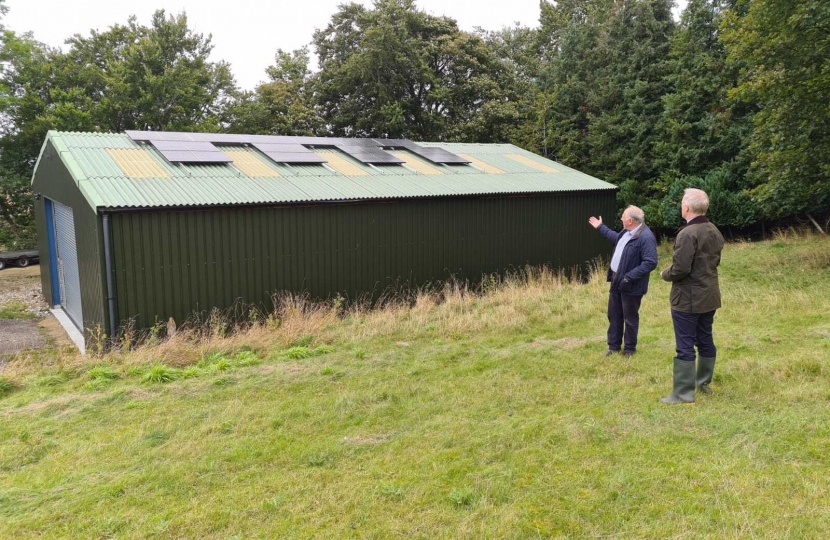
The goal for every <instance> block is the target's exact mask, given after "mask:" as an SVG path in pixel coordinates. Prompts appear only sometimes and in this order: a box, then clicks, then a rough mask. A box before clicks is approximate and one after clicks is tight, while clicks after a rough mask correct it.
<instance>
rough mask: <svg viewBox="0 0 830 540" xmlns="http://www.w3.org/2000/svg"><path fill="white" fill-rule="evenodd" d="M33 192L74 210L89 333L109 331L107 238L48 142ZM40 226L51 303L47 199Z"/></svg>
mask: <svg viewBox="0 0 830 540" xmlns="http://www.w3.org/2000/svg"><path fill="white" fill-rule="evenodd" d="M32 190H33V191H34V192H36V193H40V194H41V195H42V197H48V198H49V199H51V200H53V201H57V202H59V203H61V204H64V205H66V206H68V207H69V208H71V209H72V212H73V214H74V219H75V244H76V246H77V250H78V270H79V273H80V281H81V305H82V311H83V326H84V329H85V330H89V329H90V328H94V327H96V326H99V325H100V326H101V327H102V328H104V329H106V328H107V321H106V319H105V314H104V294H103V291H104V283H105V281H104V274H103V269H104V262H103V248H99V246H101V245H102V239H103V236H102V235H101V228H100V226H99V219H98V216H97V215H96V214H95V210H93V209H92V208H91V207H90V206H89V203H88V202H87V201H86V199H85V198H84V196H83V194H82V193H81V192H80V190H79V189H78V186H77V184H75V181H74V180H73V179H72V175H70V174H69V171H67V170H66V167H65V166H64V165H63V163H62V162H61V159H60V157H59V156H58V153H57V151H56V150H55V148H54V146H53V145H52V143H51V142H50V143H48V144H47V145H46V148H45V149H44V151H43V156H42V157H41V160H40V165H39V166H38V170H37V175H36V176H35V178H34V181H33V183H32ZM35 212H36V216H37V227H38V249H39V250H40V267H41V273H42V277H41V282H42V285H43V292H44V295H45V296H46V298H47V300H48V301H50V302H51V299H52V295H51V285H50V282H49V281H48V279H47V276H48V274H49V271H48V268H49V249H48V244H47V235H46V221H45V218H44V204H43V200H42V199H41V200H40V201H37V204H36V205H35Z"/></svg>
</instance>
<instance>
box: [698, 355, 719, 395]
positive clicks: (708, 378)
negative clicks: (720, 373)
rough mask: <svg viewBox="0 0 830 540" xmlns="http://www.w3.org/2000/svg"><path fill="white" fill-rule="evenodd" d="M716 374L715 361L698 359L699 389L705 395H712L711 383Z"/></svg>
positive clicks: (712, 359)
mask: <svg viewBox="0 0 830 540" xmlns="http://www.w3.org/2000/svg"><path fill="white" fill-rule="evenodd" d="M714 374H715V359H714V358H704V357H703V356H699V357H698V359H697V389H698V390H699V391H701V392H703V393H704V394H711V393H712V389H711V388H709V383H711V382H712V376H714Z"/></svg>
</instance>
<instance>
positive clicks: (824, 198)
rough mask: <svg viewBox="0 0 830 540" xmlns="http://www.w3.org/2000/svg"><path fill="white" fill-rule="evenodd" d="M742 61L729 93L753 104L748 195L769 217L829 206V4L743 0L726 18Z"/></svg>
mask: <svg viewBox="0 0 830 540" xmlns="http://www.w3.org/2000/svg"><path fill="white" fill-rule="evenodd" d="M723 40H724V43H725V44H726V46H727V50H728V52H729V58H730V59H731V60H732V61H734V62H738V63H745V68H744V69H743V70H742V72H741V77H740V80H739V84H738V86H737V88H736V89H735V90H734V91H733V95H734V96H735V97H736V98H738V99H741V100H744V101H749V102H755V103H757V104H758V107H759V112H758V113H757V114H756V115H755V116H754V118H753V129H752V131H751V133H750V135H749V151H750V154H751V156H752V164H751V167H750V170H749V176H750V179H751V180H752V181H753V184H754V188H753V190H752V194H753V196H754V197H756V198H757V200H758V201H759V202H760V203H761V204H763V205H764V209H765V211H766V213H767V215H768V216H770V217H784V216H792V215H795V214H798V213H810V212H820V211H827V210H828V209H829V208H830V100H829V99H828V96H829V95H830V3H828V2H826V1H825V0H753V1H752V2H748V1H747V0H741V1H740V2H739V3H738V5H737V6H736V9H732V10H730V11H729V12H728V13H727V14H726V17H725V20H724V23H723Z"/></svg>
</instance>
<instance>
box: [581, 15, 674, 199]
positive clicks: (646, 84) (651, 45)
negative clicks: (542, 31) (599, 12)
mask: <svg viewBox="0 0 830 540" xmlns="http://www.w3.org/2000/svg"><path fill="white" fill-rule="evenodd" d="M673 31H674V21H673V20H672V17H671V1H670V0H624V1H621V2H618V3H616V5H615V6H614V8H613V10H612V11H611V14H610V17H609V19H608V23H607V26H606V29H605V31H604V32H603V34H602V40H601V43H600V48H601V50H602V52H604V54H606V55H607V58H606V59H605V60H607V61H606V62H605V64H604V65H603V66H600V68H599V70H598V80H597V81H596V83H595V84H596V90H595V103H596V105H595V107H594V108H593V110H592V112H591V114H590V118H589V120H590V126H589V129H588V143H589V145H590V151H591V164H590V165H591V166H590V171H591V172H592V173H593V174H595V175H597V176H599V177H600V178H603V179H605V180H607V181H608V182H612V183H614V184H617V185H620V186H621V187H622V188H623V189H622V191H621V193H628V194H629V198H628V199H627V200H625V201H624V202H626V203H629V204H632V203H633V204H641V205H644V204H645V203H646V202H647V201H649V200H651V199H652V195H653V186H652V184H653V182H654V180H655V179H656V178H657V176H658V174H659V171H658V168H657V166H656V162H655V146H656V144H657V142H658V139H659V135H658V133H657V131H656V126H657V124H658V121H659V119H660V117H661V115H662V113H663V106H662V97H663V95H665V94H666V91H667V89H668V87H667V84H666V80H665V76H666V72H667V68H668V65H667V62H666V59H667V57H668V54H669V39H670V37H671V35H672V32H673Z"/></svg>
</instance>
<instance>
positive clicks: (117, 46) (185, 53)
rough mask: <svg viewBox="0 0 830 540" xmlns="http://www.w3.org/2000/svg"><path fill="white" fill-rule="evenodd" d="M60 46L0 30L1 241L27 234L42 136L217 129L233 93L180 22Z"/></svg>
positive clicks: (222, 71)
mask: <svg viewBox="0 0 830 540" xmlns="http://www.w3.org/2000/svg"><path fill="white" fill-rule="evenodd" d="M67 45H69V48H68V50H67V52H66V53H62V52H61V51H59V50H56V49H51V48H48V47H46V46H44V45H42V44H40V43H37V42H36V41H34V40H33V39H32V38H31V36H30V35H28V34H24V35H22V36H19V35H16V34H15V33H13V32H11V31H8V30H4V31H3V43H2V51H0V60H2V73H0V93H2V96H0V106H1V107H2V116H0V118H2V134H1V136H0V173H2V174H3V175H4V182H3V186H4V187H3V191H2V193H0V205H2V206H0V214H2V215H0V217H2V218H4V220H5V223H6V225H7V231H9V232H7V236H25V234H24V230H29V229H30V228H31V223H32V219H31V199H30V197H31V196H30V194H29V192H28V188H27V187H26V186H27V185H28V181H29V179H30V178H31V175H32V168H33V167H34V164H35V161H36V160H37V156H38V153H39V151H40V148H41V145H42V144H43V140H44V138H45V136H46V132H47V131H48V130H50V129H57V130H66V131H115V132H118V131H123V130H126V129H153V130H173V131H217V130H219V129H220V128H221V127H222V125H223V122H224V116H225V111H226V109H227V106H228V103H229V102H230V101H231V100H232V99H233V98H234V96H235V94H236V87H235V85H234V82H233V77H232V76H231V73H230V69H229V67H228V65H227V64H225V63H223V62H218V63H212V62H209V61H208V56H209V54H210V52H211V50H212V45H211V43H210V36H208V37H207V38H205V37H204V36H202V35H201V34H197V33H194V32H192V31H191V30H189V29H188V27H187V17H186V16H185V15H184V14H181V15H177V16H171V17H166V16H165V13H164V11H157V12H156V13H155V14H154V15H153V18H152V22H151V24H150V26H146V27H145V26H141V25H139V24H137V22H136V19H135V17H131V18H130V19H129V21H128V23H127V25H115V26H113V27H111V28H110V29H109V30H107V31H106V32H96V31H93V32H91V34H90V36H89V37H83V36H79V35H76V36H74V37H72V38H71V39H69V40H68V41H67ZM9 216H11V217H9ZM12 223H14V224H12ZM21 224H23V225H21ZM26 234H28V235H29V236H33V233H26Z"/></svg>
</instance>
